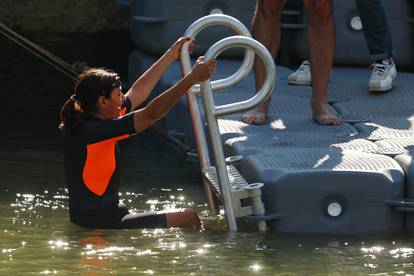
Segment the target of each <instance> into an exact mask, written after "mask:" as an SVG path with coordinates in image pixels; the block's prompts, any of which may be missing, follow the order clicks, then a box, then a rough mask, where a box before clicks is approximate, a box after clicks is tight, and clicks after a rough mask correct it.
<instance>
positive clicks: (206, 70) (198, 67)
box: [190, 56, 216, 83]
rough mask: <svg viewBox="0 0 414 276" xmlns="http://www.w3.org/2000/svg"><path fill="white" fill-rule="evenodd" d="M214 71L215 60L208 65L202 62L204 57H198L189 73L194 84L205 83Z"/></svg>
mask: <svg viewBox="0 0 414 276" xmlns="http://www.w3.org/2000/svg"><path fill="white" fill-rule="evenodd" d="M215 71H216V60H215V59H213V60H210V61H209V62H208V63H206V62H205V61H204V57H202V56H201V57H199V58H198V59H197V61H196V63H195V65H194V67H193V69H192V70H191V72H190V76H191V79H192V81H193V82H194V83H198V82H202V81H205V80H207V79H209V78H211V76H212V75H213V74H214V72H215Z"/></svg>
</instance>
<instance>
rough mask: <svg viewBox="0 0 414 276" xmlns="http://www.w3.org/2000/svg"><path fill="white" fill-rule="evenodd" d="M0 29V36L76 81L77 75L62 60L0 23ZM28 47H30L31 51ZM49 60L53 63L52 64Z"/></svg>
mask: <svg viewBox="0 0 414 276" xmlns="http://www.w3.org/2000/svg"><path fill="white" fill-rule="evenodd" d="M0 27H1V28H2V29H3V30H2V29H0V33H1V34H3V35H4V36H6V37H7V38H9V39H10V40H12V41H13V42H15V43H16V44H18V45H20V46H21V47H23V48H24V49H26V50H27V51H29V52H30V53H32V54H34V55H35V56H37V57H38V58H40V59H42V60H43V61H45V62H46V63H48V64H49V65H51V66H53V67H54V68H56V69H57V70H59V71H61V72H62V73H63V74H65V75H66V76H68V77H69V78H71V79H73V80H75V81H76V80H78V73H76V72H75V71H74V70H73V69H72V66H71V65H70V64H69V63H67V62H65V61H64V60H62V59H60V58H58V57H57V56H55V55H53V54H52V53H51V52H49V51H47V50H46V49H44V48H42V47H40V46H38V45H36V44H35V43H33V42H31V41H29V40H28V39H26V38H24V37H23V36H21V35H19V34H18V33H16V32H14V31H13V30H11V29H10V28H9V27H7V26H6V25H4V24H3V23H2V22H0ZM18 39H20V40H21V41H19V40H18ZM25 44H26V45H25ZM27 45H28V46H27ZM29 46H30V47H32V49H31V48H30V47H29ZM39 53H40V54H39ZM41 54H43V55H44V56H45V57H44V56H42V55H41ZM46 57H47V58H49V59H50V60H48V59H47V58H46ZM51 60H52V61H53V62H55V63H53V62H52V61H51Z"/></svg>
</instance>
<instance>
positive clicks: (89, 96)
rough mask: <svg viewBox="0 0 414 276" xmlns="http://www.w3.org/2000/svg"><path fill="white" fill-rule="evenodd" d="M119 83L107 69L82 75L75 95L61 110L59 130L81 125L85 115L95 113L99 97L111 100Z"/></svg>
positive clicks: (77, 83) (96, 69)
mask: <svg viewBox="0 0 414 276" xmlns="http://www.w3.org/2000/svg"><path fill="white" fill-rule="evenodd" d="M118 82H119V77H118V75H117V74H116V73H114V72H112V71H110V70H107V69H103V68H92V69H89V70H87V71H85V72H84V73H82V74H81V75H80V76H79V79H78V81H77V82H76V84H75V93H74V94H73V95H72V96H71V97H70V98H69V100H67V101H66V102H65V103H64V104H63V106H62V108H61V110H60V120H61V122H60V125H59V129H60V130H63V131H70V130H72V129H73V128H74V127H76V126H77V125H79V123H80V122H81V121H82V119H83V117H84V116H85V114H87V113H90V112H93V111H95V109H96V103H97V101H98V98H99V96H104V97H105V98H109V97H110V96H111V92H112V89H113V88H114V87H115V86H116V84H117V83H118Z"/></svg>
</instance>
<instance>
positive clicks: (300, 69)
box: [298, 61, 310, 72]
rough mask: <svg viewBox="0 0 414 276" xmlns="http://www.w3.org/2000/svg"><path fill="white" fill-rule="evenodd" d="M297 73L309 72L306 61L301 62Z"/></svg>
mask: <svg viewBox="0 0 414 276" xmlns="http://www.w3.org/2000/svg"><path fill="white" fill-rule="evenodd" d="M298 71H303V72H309V71H310V67H309V62H307V61H305V62H303V63H302V64H301V65H300V66H299V69H298Z"/></svg>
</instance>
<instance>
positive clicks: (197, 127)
mask: <svg viewBox="0 0 414 276" xmlns="http://www.w3.org/2000/svg"><path fill="white" fill-rule="evenodd" d="M213 25H214V26H216V25H224V26H226V27H228V28H230V29H232V30H234V31H235V32H237V33H238V34H241V35H244V36H248V37H251V34H250V32H249V30H248V29H247V28H246V27H245V26H244V25H243V23H241V22H240V21H239V20H237V19H235V18H233V17H231V16H228V15H224V14H212V15H207V16H204V17H202V18H200V19H198V20H196V21H195V22H194V23H193V24H191V25H190V26H189V27H188V28H187V30H186V31H185V32H184V36H189V37H191V38H195V37H196V35H197V34H198V33H199V32H200V31H201V30H203V29H205V28H207V27H210V26H213ZM189 44H190V42H187V43H185V44H184V45H183V47H181V57H180V58H181V59H180V61H181V70H182V74H183V76H184V75H187V74H188V73H189V72H190V71H191V67H192V66H191V59H190V53H189V51H188V46H189ZM253 62H254V53H253V52H252V51H246V53H245V57H244V60H243V63H242V66H241V67H240V69H239V70H237V71H236V73H234V74H233V75H232V76H230V77H228V78H226V79H224V80H219V81H215V82H213V87H214V89H215V90H220V89H225V88H228V87H231V86H232V85H235V84H237V83H238V82H240V81H241V80H243V79H244V78H245V77H246V75H247V74H248V73H249V72H250V70H251V68H252V67H253ZM199 91H200V88H199V86H193V87H192V88H191V89H190V90H189V91H188V92H187V105H188V109H189V112H190V116H191V119H192V125H193V130H194V137H195V142H196V146H197V150H198V155H199V160H200V167H201V169H206V168H209V167H211V162H210V157H209V154H208V150H207V140H206V135H205V133H204V126H203V122H202V120H201V116H200V111H199V107H198V104H197V101H196V99H195V97H196V94H197V93H199ZM209 202H210V203H211V202H212V200H211V199H210V198H209Z"/></svg>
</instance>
